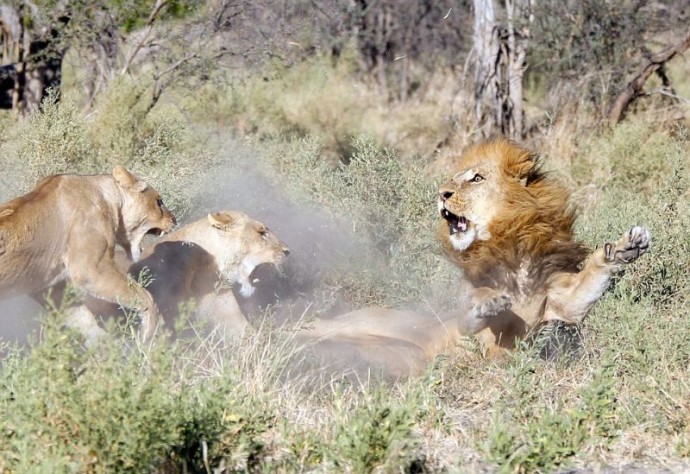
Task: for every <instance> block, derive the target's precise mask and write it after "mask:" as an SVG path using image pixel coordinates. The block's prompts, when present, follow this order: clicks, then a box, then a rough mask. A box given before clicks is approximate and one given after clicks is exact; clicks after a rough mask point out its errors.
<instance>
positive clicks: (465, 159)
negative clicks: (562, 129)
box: [298, 139, 651, 376]
mask: <svg viewBox="0 0 690 474" xmlns="http://www.w3.org/2000/svg"><path fill="white" fill-rule="evenodd" d="M458 167H459V171H458V172H457V173H456V174H455V176H454V177H453V178H452V179H451V180H450V181H448V182H447V183H446V184H444V185H443V186H442V187H441V189H440V190H439V197H438V209H439V213H440V216H441V218H442V219H441V222H440V225H439V230H438V235H439V237H440V239H441V241H442V244H443V247H444V250H445V253H446V254H447V256H448V257H449V258H450V260H451V261H452V262H454V263H455V264H456V265H458V266H459V267H460V268H461V269H462V270H463V272H464V275H465V278H466V280H467V281H468V282H469V288H463V289H459V291H458V307H457V308H456V309H455V310H453V311H450V312H448V313H446V314H443V315H441V316H439V317H428V316H423V315H420V314H417V313H415V312H412V311H404V310H394V309H387V308H376V307H372V308H364V309H360V310H357V311H353V312H350V313H347V314H343V315H340V316H336V317H335V318H331V319H320V320H317V321H315V322H314V323H312V324H311V325H310V326H307V327H305V328H303V329H302V330H300V331H299V332H298V338H299V339H300V340H305V341H308V342H309V343H310V344H313V345H314V350H315V352H316V353H317V354H321V355H323V356H325V358H326V359H327V361H329V362H330V363H332V364H334V365H335V366H336V367H337V368H339V369H342V368H344V365H345V364H344V363H343V362H342V357H343V354H345V355H346V357H348V358H349V360H350V361H354V362H355V367H353V368H355V369H362V368H364V369H372V368H373V369H377V370H381V371H382V372H383V373H384V374H386V375H389V376H401V375H409V374H414V373H419V372H421V371H422V370H423V369H424V368H425V367H426V366H427V365H428V364H429V363H430V362H431V361H432V360H433V359H434V358H435V357H436V356H437V355H439V354H440V353H442V352H444V351H445V350H446V349H448V348H449V347H450V346H452V345H453V344H454V343H456V341H457V340H458V339H459V338H460V337H461V336H471V335H476V336H477V337H478V339H479V341H480V343H481V344H482V346H483V347H484V350H485V354H486V355H487V356H495V355H499V354H500V353H502V352H503V351H504V350H506V349H512V348H514V346H515V341H516V339H519V338H523V337H525V336H526V335H527V334H528V333H530V331H532V330H533V329H535V328H536V327H538V326H540V325H542V324H544V323H547V322H549V321H558V320H559V321H564V322H565V323H568V324H576V323H579V322H581V321H582V320H583V319H584V318H585V316H586V315H587V313H588V312H589V311H590V309H591V308H592V307H593V306H594V304H595V303H596V302H597V301H598V300H599V298H600V297H601V296H602V294H603V293H604V291H605V290H606V288H607V287H608V285H609V282H610V280H611V277H612V275H614V274H615V273H616V272H618V271H619V270H621V268H622V267H623V266H624V265H626V264H628V263H631V262H633V261H634V260H636V259H637V258H638V257H639V256H640V255H642V254H643V253H645V252H646V251H647V250H648V249H649V246H650V243H651V238H650V235H649V232H648V231H647V230H646V229H645V228H644V227H637V226H636V227H632V228H631V229H630V230H628V231H627V232H626V233H625V234H623V236H622V237H621V238H620V239H619V240H618V242H616V243H607V244H605V245H604V247H603V248H600V249H598V250H596V251H594V252H593V253H591V254H589V252H588V251H587V250H586V248H585V247H584V246H583V245H582V244H581V243H579V242H577V241H575V240H573V224H574V221H575V209H574V208H573V207H572V205H571V204H570V202H569V197H570V196H569V193H568V191H567V190H566V189H565V188H564V187H563V186H562V185H561V184H559V183H558V181H556V180H555V179H554V178H553V177H551V176H550V175H548V174H545V173H544V172H542V171H541V170H540V162H539V160H538V157H537V156H536V155H535V154H534V153H532V152H530V151H528V150H526V149H525V148H522V147H521V146H519V145H517V144H515V143H513V142H510V141H507V140H504V139H495V140H492V141H488V142H485V143H482V144H479V145H476V146H474V147H472V148H470V149H469V150H467V151H466V152H465V153H464V154H463V155H462V156H460V157H459V159H458ZM588 254H589V255H588ZM339 359H340V360H339Z"/></svg>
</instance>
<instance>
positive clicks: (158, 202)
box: [156, 198, 163, 207]
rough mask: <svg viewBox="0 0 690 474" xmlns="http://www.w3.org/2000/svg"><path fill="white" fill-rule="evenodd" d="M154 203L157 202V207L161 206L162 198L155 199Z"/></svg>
mask: <svg viewBox="0 0 690 474" xmlns="http://www.w3.org/2000/svg"><path fill="white" fill-rule="evenodd" d="M156 204H158V207H163V199H161V198H158V199H157V200H156Z"/></svg>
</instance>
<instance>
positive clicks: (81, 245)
mask: <svg viewBox="0 0 690 474" xmlns="http://www.w3.org/2000/svg"><path fill="white" fill-rule="evenodd" d="M175 223H176V222H175V217H174V216H173V214H172V213H171V212H170V211H168V209H167V208H166V207H165V205H164V204H163V201H162V200H161V197H160V195H159V194H158V192H156V190H155V189H153V188H152V187H150V186H149V185H148V184H146V183H145V182H144V181H141V180H139V179H137V178H136V177H135V176H133V175H132V174H130V173H129V172H128V171H127V170H126V169H125V168H123V167H122V166H116V167H115V169H114V170H113V174H112V176H111V175H93V176H79V175H69V174H63V175H54V176H49V177H47V178H45V179H43V180H42V181H40V182H39V183H38V184H37V185H36V187H35V188H34V190H33V191H31V192H30V193H28V194H26V195H24V196H20V197H18V198H16V199H14V200H12V201H9V202H7V203H5V204H1V205H0V298H2V297H8V296H12V295H14V294H30V295H32V296H34V297H35V298H36V299H42V297H43V293H42V292H43V290H45V289H47V288H49V287H51V286H53V285H56V284H59V283H64V281H65V280H66V279H68V278H69V279H70V280H71V281H72V283H73V284H74V285H75V286H77V287H78V288H80V289H82V290H84V291H85V292H87V293H88V294H91V295H93V296H95V297H97V298H101V299H103V300H106V301H112V302H116V301H117V302H120V303H121V304H123V305H124V306H127V307H130V308H134V309H137V310H138V311H140V312H141V313H142V315H143V322H142V326H141V336H142V338H143V339H144V340H147V339H149V338H150V337H151V336H152V335H153V333H154V332H155V329H156V326H157V324H158V320H159V314H158V309H157V308H156V305H155V304H154V302H153V299H152V298H151V295H150V294H149V293H148V292H147V291H146V290H144V289H143V288H142V287H140V286H138V285H131V284H130V283H129V282H128V280H127V276H126V275H125V274H124V272H122V271H121V270H119V269H118V268H117V266H116V264H115V261H114V259H113V255H114V252H115V246H116V244H119V245H120V246H122V247H123V248H124V249H125V251H126V252H127V254H128V256H129V258H131V259H134V260H136V259H137V258H138V257H139V254H140V252H141V250H140V245H141V240H142V239H143V237H144V235H145V234H147V233H149V232H155V233H162V232H167V231H169V230H171V229H172V227H173V226H174V225H175Z"/></svg>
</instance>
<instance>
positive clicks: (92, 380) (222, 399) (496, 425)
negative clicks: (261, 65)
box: [0, 63, 690, 473]
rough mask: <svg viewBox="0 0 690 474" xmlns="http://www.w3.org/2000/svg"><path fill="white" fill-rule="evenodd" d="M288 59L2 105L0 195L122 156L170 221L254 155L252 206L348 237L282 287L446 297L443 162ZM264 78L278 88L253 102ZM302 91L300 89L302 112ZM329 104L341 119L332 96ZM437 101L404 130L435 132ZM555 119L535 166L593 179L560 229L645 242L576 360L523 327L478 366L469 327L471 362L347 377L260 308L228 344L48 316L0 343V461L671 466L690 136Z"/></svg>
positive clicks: (376, 298)
mask: <svg viewBox="0 0 690 474" xmlns="http://www.w3.org/2000/svg"><path fill="white" fill-rule="evenodd" d="M304 68H305V69H304V70H302V69H298V70H295V71H286V72H284V73H283V74H282V75H281V76H279V77H276V78H275V80H274V81H272V82H271V83H269V84H267V85H261V84H258V85H257V84H255V83H253V82H251V81H249V85H245V86H246V88H242V87H240V86H242V84H240V85H238V86H237V88H238V89H237V90H228V91H225V93H226V94H227V96H229V97H226V96H225V95H223V96H219V95H218V94H220V93H221V92H222V91H221V90H218V89H215V90H204V91H201V92H200V93H199V95H198V96H195V98H194V100H193V99H192V97H191V96H189V97H187V100H186V102H185V105H184V107H182V108H181V109H178V108H175V107H173V106H171V104H166V103H161V106H160V107H157V108H156V109H154V111H153V112H152V113H151V114H148V115H146V114H143V113H141V112H140V111H139V109H138V108H137V107H138V106H139V104H138V102H137V100H135V99H136V94H137V91H138V89H137V88H136V87H135V86H134V85H132V84H126V83H124V82H123V83H116V84H114V85H113V87H112V88H111V89H110V90H108V92H107V95H105V96H102V97H101V98H100V100H99V102H98V104H97V105H96V109H95V110H94V111H93V112H92V113H91V114H89V115H85V114H84V113H82V112H81V111H80V110H79V108H78V107H77V105H76V104H74V103H71V102H70V101H69V100H63V101H62V102H60V103H57V102H49V103H48V104H47V105H46V106H45V107H44V110H43V113H41V114H37V115H34V116H31V117H29V118H27V119H26V120H24V121H22V122H20V123H17V124H13V123H11V122H10V121H9V120H8V121H3V122H2V130H3V137H2V141H1V142H0V165H1V166H2V167H3V170H4V174H3V175H2V176H0V179H1V180H2V181H0V182H1V183H2V188H0V193H2V194H1V195H0V196H1V197H2V198H3V199H7V198H9V197H11V196H14V195H16V194H18V193H20V192H23V191H25V190H27V189H29V188H30V187H31V186H32V185H33V183H34V182H35V181H36V179H38V178H39V177H41V176H44V175H45V174H48V173H52V172H68V171H69V172H110V171H111V169H112V166H113V165H114V164H116V163H124V164H126V165H128V166H130V167H131V168H133V169H134V170H135V171H136V172H137V173H139V174H141V175H142V176H144V177H146V179H148V180H149V181H150V182H151V183H152V184H153V185H154V186H155V187H156V188H157V189H158V190H159V191H160V192H161V193H162V195H163V197H164V198H165V199H166V201H167V202H169V203H171V204H172V207H173V208H174V210H175V211H176V213H177V214H178V215H179V216H181V217H182V218H183V219H184V218H186V217H197V216H198V215H200V214H201V213H204V212H207V211H208V210H209V209H208V207H226V208H234V207H236V205H237V201H236V200H235V198H234V195H233V193H232V192H231V191H232V190H228V189H225V188H224V185H225V184H227V182H228V181H230V178H237V179H239V180H240V181H241V180H242V177H243V176H244V174H245V173H247V175H248V174H249V172H250V171H251V172H261V173H262V174H263V176H266V180H267V184H266V186H268V185H270V186H271V189H272V190H276V189H277V190H278V197H276V195H275V194H273V193H269V192H268V191H269V190H268V189H262V188H260V189H259V190H258V195H260V196H262V197H263V196H264V195H265V196H266V201H265V202H259V203H255V205H256V206H257V207H256V209H261V208H262V207H268V208H270V209H272V210H276V212H277V213H278V214H280V212H279V211H280V210H281V209H283V207H280V205H281V204H284V203H279V202H276V200H277V199H279V200H285V201H286V202H288V203H289V206H287V207H284V209H293V210H294V209H299V210H300V212H304V213H306V214H310V213H311V214H313V215H314V216H316V218H315V219H314V220H313V221H307V224H304V225H312V226H316V227H318V225H324V226H325V225H328V226H331V227H332V228H335V229H337V230H338V235H339V237H341V238H342V239H343V240H346V241H347V242H348V244H350V245H348V246H344V247H343V248H340V247H338V246H337V245H335V244H334V247H328V249H329V252H330V254H329V255H328V264H327V265H325V264H324V265H317V264H316V263H317V262H313V261H310V260H309V259H308V258H302V259H301V260H300V259H299V258H298V257H299V255H298V254H293V255H291V257H290V258H292V259H296V260H295V261H291V262H288V264H287V265H286V273H287V276H288V277H289V278H291V279H294V280H295V281H304V282H307V283H305V284H304V285H302V286H301V287H300V288H301V289H302V290H304V291H305V292H306V293H305V294H304V295H302V296H303V297H304V299H305V300H307V301H309V302H312V303H313V306H312V309H313V311H314V313H315V314H323V313H328V312H330V311H333V310H335V309H336V308H357V307H361V306H363V305H367V304H381V305H388V306H396V307H411V308H417V309H420V310H423V311H425V312H429V311H432V310H434V311H436V310H443V309H447V308H449V307H452V305H453V304H454V303H453V298H454V295H455V293H454V291H455V288H457V285H458V283H459V281H460V275H459V274H458V273H459V272H457V271H456V270H455V268H454V267H452V265H450V264H449V263H447V262H446V261H445V260H444V259H443V257H442V256H441V253H440V251H439V248H438V245H437V243H436V242H435V240H434V238H433V231H434V226H435V221H436V217H435V213H436V211H435V193H436V189H437V186H438V183H439V182H440V180H441V179H443V178H444V177H445V174H447V173H437V172H432V171H429V169H430V168H431V169H433V167H430V166H428V165H429V164H430V160H429V159H428V158H427V157H423V156H419V155H415V154H411V153H408V152H407V151H406V148H405V147H397V146H396V144H397V142H396V140H394V139H393V140H390V139H389V138H390V137H391V135H387V134H386V133H383V132H380V130H379V129H377V128H375V127H367V126H366V124H368V123H371V122H367V120H365V119H364V118H361V117H362V112H361V111H360V110H359V109H358V108H357V107H359V106H360V105H361V103H360V102H358V101H355V98H353V96H350V95H347V93H351V90H350V89H348V88H347V87H345V86H343V85H342V84H343V83H349V82H348V81H350V80H351V78H349V76H348V75H347V70H345V71H341V70H334V71H331V70H330V69H328V70H327V66H326V65H324V64H322V63H318V64H317V65H316V66H315V65H313V64H312V65H305V66H304ZM314 68H316V69H314ZM319 68H321V69H319ZM319 71H321V72H322V73H323V74H322V73H320V72H319ZM324 71H326V72H327V73H326V72H324ZM293 75H294V76H293ZM312 80H313V81H314V82H313V83H309V81H312ZM259 82H261V81H259ZM336 83H337V84H336ZM276 84H279V85H280V88H281V90H282V91H283V93H284V94H286V95H289V94H290V93H291V91H293V92H295V96H294V97H293V96H290V97H288V96H286V97H279V98H278V99H276V100H275V101H274V102H271V100H269V98H270V97H273V94H274V92H273V89H271V88H272V87H276ZM334 84H335V85H334ZM250 86H251V87H250ZM322 89H323V91H322ZM329 90H330V91H332V95H329V94H328V91H329ZM315 91H321V92H320V93H319V94H317V93H316V92H315ZM348 91H349V92H348ZM178 92H179V91H178ZM346 92H347V93H346ZM233 94H235V95H236V96H235V95H233ZM205 97H206V98H207V99H208V101H206V100H207V99H205ZM219 97H220V99H219ZM221 99H222V100H221ZM326 99H328V101H326ZM224 100H227V101H228V102H224ZM310 100H313V102H314V103H313V104H311V106H310V107H311V108H310V107H304V108H302V107H301V105H302V104H304V103H305V102H309V101H310ZM370 100H372V101H373V99H371V98H370ZM232 101H238V102H237V103H235V102H232ZM320 101H321V102H320ZM343 101H345V102H348V101H351V102H352V104H351V106H350V107H344V106H343ZM212 103H215V107H214V108H212V109H210V108H209V106H210V105H209V104H212ZM372 103H373V102H372ZM319 104H324V106H325V105H328V107H329V108H331V109H333V110H330V109H329V110H320V109H319V107H318V106H319ZM195 107H198V108H195ZM339 108H341V109H342V111H343V115H342V116H340V115H338V114H336V113H334V111H338V110H341V109H339ZM317 109H318V110H317ZM180 110H183V111H184V113H181V112H180ZM315 110H316V111H315ZM288 111H292V112H293V113H294V114H296V115H288V113H287V112H288ZM211 112H212V113H211ZM317 112H318V113H317ZM205 113H208V115H204V114H205ZM299 114H303V115H304V116H303V117H300V116H299ZM248 116H250V117H251V119H252V120H254V121H255V123H254V124H253V125H252V126H251V127H248V128H247V130H249V131H247V130H246V133H247V137H246V138H247V139H246V140H244V141H242V140H241V139H240V138H228V137H231V136H233V135H235V134H236V133H237V130H236V129H234V130H231V129H229V128H227V125H228V124H234V123H237V121H238V120H239V119H243V120H244V119H246V118H247V117H248ZM186 117H191V121H188V119H187V118H186ZM204 117H206V120H204ZM360 118H361V120H359V119H360ZM435 120H436V118H435V117H431V118H429V121H428V122H424V123H418V124H417V125H418V128H419V129H420V130H423V129H424V128H425V127H427V126H428V127H430V128H433V124H434V123H435ZM578 120H584V119H583V118H581V117H580V118H578ZM363 124H364V125H363ZM325 129H328V133H326V132H324V130H325ZM367 129H368V130H367ZM251 130H254V132H252V131H251ZM296 130H297V132H296ZM363 131H368V132H371V133H368V134H362V133H361V132H363ZM560 133H561V134H560V135H558V136H556V134H554V135H553V136H545V137H542V138H541V140H543V142H544V143H543V144H544V149H545V150H548V153H547V155H553V156H547V160H552V163H556V162H557V160H558V159H561V160H562V161H560V162H558V163H557V166H554V167H556V168H558V169H560V170H562V172H563V173H565V174H566V176H565V177H566V178H567V179H568V180H569V182H570V183H572V185H573V188H574V190H575V191H577V192H581V191H582V190H583V187H584V185H587V184H590V183H593V184H594V185H595V186H596V191H595V192H593V193H592V196H593V199H592V200H591V203H590V205H587V206H583V209H582V212H581V216H580V219H579V221H578V224H577V234H578V236H579V237H580V238H581V239H583V240H584V241H586V242H587V244H588V245H590V246H591V247H592V248H594V247H599V246H601V245H603V244H604V243H605V242H609V241H614V240H617V239H618V238H619V237H620V235H621V234H622V233H623V232H625V231H626V230H627V229H628V228H629V227H630V226H632V225H636V224H642V225H646V226H647V227H648V228H649V229H650V230H651V233H652V237H653V245H652V249H651V251H650V252H649V254H647V255H645V256H643V257H642V258H641V259H640V260H639V261H638V262H636V263H634V264H633V265H631V266H630V267H629V268H628V269H627V270H626V271H625V272H624V273H623V274H622V275H621V276H620V277H617V278H616V280H615V283H614V285H613V286H612V288H611V289H610V290H609V291H608V292H607V293H606V294H605V296H604V297H603V298H602V300H601V301H600V302H599V303H598V305H597V306H596V308H595V310H594V311H593V312H592V314H591V315H590V317H589V318H588V319H587V320H586V321H585V323H584V324H583V325H582V327H580V328H579V329H580V333H581V341H580V343H581V347H580V353H581V357H580V358H575V359H572V358H567V357H564V358H556V360H548V361H547V360H543V359H542V358H541V357H540V356H539V349H540V347H538V346H537V347H535V346H530V345H527V344H525V345H524V346H522V347H520V348H519V349H518V350H517V351H516V352H515V353H514V354H513V355H512V356H511V357H509V358H508V359H507V360H505V361H500V362H493V361H486V360H483V359H481V357H480V356H479V352H478V350H477V349H476V347H475V346H473V345H472V344H469V353H470V355H469V357H468V356H467V354H466V353H463V354H462V355H460V354H455V353H450V354H448V355H446V356H444V357H441V358H439V359H438V360H437V361H436V363H435V364H433V366H432V367H430V368H429V370H428V371H427V373H426V374H425V375H424V376H422V377H419V378H414V379H411V380H407V381H399V382H396V383H381V382H379V381H376V380H371V381H364V383H362V384H360V383H356V382H353V381H352V380H348V379H335V380H331V379H329V378H326V377H324V375H323V374H319V373H312V372H310V371H308V370H307V369H306V368H307V367H310V364H308V363H305V364H301V363H298V362H304V361H300V357H304V356H305V355H304V354H303V353H301V352H299V351H298V350H297V348H295V347H294V344H292V342H291V341H290V339H289V337H286V335H285V333H284V332H281V331H280V330H279V329H275V328H273V327H271V326H272V325H271V324H270V321H267V323H266V324H264V325H262V327H261V328H260V329H259V330H257V332H256V333H255V334H253V335H249V336H247V337H246V338H245V339H243V340H242V341H239V342H237V343H234V344H229V345H226V344H223V343H221V342H220V341H218V340H216V339H214V337H213V335H211V336H209V337H202V336H189V338H186V339H180V340H178V341H177V342H176V343H175V344H172V345H166V344H163V343H162V342H161V343H159V344H156V345H154V346H153V347H152V348H151V349H148V350H141V349H140V348H138V347H137V346H136V344H135V343H134V341H132V340H131V336H129V335H128V334H129V333H128V331H124V334H123V331H121V330H120V329H118V328H116V327H111V328H109V332H110V333H111V335H112V337H111V339H109V340H108V341H107V342H105V343H104V344H102V345H101V346H100V347H98V348H94V349H91V350H86V349H85V348H84V347H83V345H82V341H81V339H80V337H79V336H77V335H75V334H73V333H71V332H70V331H68V330H66V329H64V328H62V327H61V318H62V317H63V315H61V313H60V312H59V311H55V312H54V313H53V314H50V315H47V316H46V318H45V320H44V321H43V332H42V333H41V337H40V338H37V339H38V340H37V341H36V342H34V343H33V344H32V345H31V346H30V347H28V348H25V349H24V350H19V349H17V348H11V347H4V354H5V355H4V356H3V359H2V371H1V373H0V472H8V473H19V472H22V473H24V472H208V471H213V470H214V469H217V470H219V471H221V472H234V471H243V472H244V471H251V472H259V471H261V472H301V471H313V472H334V471H350V472H370V471H374V472H401V471H404V472H444V471H450V472H456V471H464V472H474V471H478V470H488V471H498V472H553V471H559V470H565V469H569V468H570V467H575V468H577V467H586V468H588V469H596V468H597V467H599V466H614V467H621V468H625V467H629V466H631V465H635V466H638V467H639V466H641V467H642V468H644V469H650V470H651V469H655V468H660V467H662V466H671V467H675V468H679V466H682V465H684V464H683V463H687V462H688V461H687V458H688V457H690V415H689V413H690V402H688V400H690V385H689V383H688V380H689V379H690V378H689V375H690V374H689V372H688V370H689V362H690V318H688V314H689V313H690V303H689V296H688V295H690V276H689V275H688V269H689V268H690V194H688V189H690V174H689V170H688V163H690V152H689V151H688V150H690V139H689V138H688V135H687V132H686V131H684V129H683V128H682V127H680V126H675V127H668V126H667V125H666V124H659V123H650V122H648V121H646V120H644V118H639V117H632V118H631V119H630V120H628V121H627V122H625V123H623V124H622V125H621V126H619V127H616V128H615V129H613V130H609V131H599V132H597V133H592V134H590V135H589V136H587V137H570V138H568V139H567V140H564V138H563V137H564V135H563V134H562V132H560ZM334 136H337V140H335V139H334ZM427 138H428V139H429V141H430V142H431V141H433V140H432V138H429V136H427ZM434 139H435V137H434ZM467 139H468V138H467V137H465V138H462V139H461V140H467ZM334 143H340V145H342V144H344V145H343V146H344V148H342V149H340V148H338V150H340V151H338V153H341V156H340V157H339V158H342V159H337V160H334V159H333V158H334V155H333V153H334V151H333V150H334V149H335V148H334ZM340 145H338V146H340ZM342 150H347V151H346V152H343V151H342ZM561 151H563V153H564V156H565V155H567V156H568V157H570V159H568V160H566V159H565V158H563V157H561V156H560V155H559V152H561ZM566 161H567V162H568V164H567V166H563V164H564V162H566ZM209 176H214V177H215V179H214V180H210V179H209ZM586 189H590V188H586ZM208 194H211V196H208ZM210 203H212V204H210ZM289 217H290V216H289V215H288V216H287V218H286V219H285V221H286V222H289V220H290V219H289ZM300 222H304V221H300ZM327 235H330V234H327ZM301 312H302V311H301V308H297V309H295V313H296V314H301ZM192 333H193V331H192ZM306 362H310V361H306ZM685 465H687V464H685Z"/></svg>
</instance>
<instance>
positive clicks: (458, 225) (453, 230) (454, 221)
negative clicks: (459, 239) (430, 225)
mask: <svg viewBox="0 0 690 474" xmlns="http://www.w3.org/2000/svg"><path fill="white" fill-rule="evenodd" d="M441 217H443V218H444V219H445V220H446V222H448V228H449V230H450V235H453V234H457V233H458V232H467V226H468V224H469V222H468V220H467V218H466V217H465V216H456V215H455V214H453V213H452V212H450V211H449V210H448V209H443V210H441Z"/></svg>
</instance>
